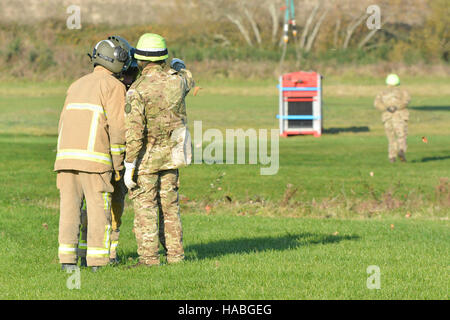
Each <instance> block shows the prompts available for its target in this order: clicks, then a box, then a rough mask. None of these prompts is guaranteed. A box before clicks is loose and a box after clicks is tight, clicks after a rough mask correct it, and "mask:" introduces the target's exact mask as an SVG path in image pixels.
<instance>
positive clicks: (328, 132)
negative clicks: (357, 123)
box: [322, 126, 370, 134]
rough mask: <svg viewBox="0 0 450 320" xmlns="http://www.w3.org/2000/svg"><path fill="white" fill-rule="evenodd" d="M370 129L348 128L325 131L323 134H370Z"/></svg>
mask: <svg viewBox="0 0 450 320" xmlns="http://www.w3.org/2000/svg"><path fill="white" fill-rule="evenodd" d="M369 131H370V129H369V127H366V126H365V127H347V128H328V129H323V131H322V133H323V134H339V133H341V132H354V133H358V132H369Z"/></svg>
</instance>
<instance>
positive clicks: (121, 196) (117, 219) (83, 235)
mask: <svg viewBox="0 0 450 320" xmlns="http://www.w3.org/2000/svg"><path fill="white" fill-rule="evenodd" d="M114 39H117V40H118V41H119V43H120V45H121V46H122V47H123V48H124V49H125V50H127V52H128V56H129V57H128V60H127V61H126V62H125V64H124V66H123V68H122V71H121V73H120V75H118V77H117V78H118V79H119V80H120V81H121V82H122V83H123V84H124V85H125V86H126V87H127V89H128V88H129V87H130V86H131V85H132V84H133V82H134V81H135V80H136V77H137V75H138V73H139V70H138V66H137V61H136V59H134V57H133V54H134V50H135V49H134V48H133V47H132V46H131V45H130V44H129V43H128V41H127V40H125V39H124V38H122V37H119V36H111V37H109V38H108V40H114ZM123 151H124V147H120V146H116V147H115V148H111V153H113V154H114V153H119V154H121V153H123ZM123 175H124V172H123V171H122V172H118V171H116V172H115V175H114V178H113V179H112V180H111V184H112V185H113V187H114V192H113V193H112V195H111V247H110V254H109V258H110V263H111V264H116V263H118V262H119V259H118V255H117V249H118V245H119V235H120V227H121V225H122V215H123V212H124V206H125V196H126V194H127V193H128V189H127V187H126V186H125V183H124V180H123ZM87 230H88V223H87V206H86V201H83V205H82V208H81V230H80V240H79V243H78V256H79V258H80V259H81V264H80V265H81V266H82V267H85V266H86V265H87V264H86V249H87V242H86V240H87Z"/></svg>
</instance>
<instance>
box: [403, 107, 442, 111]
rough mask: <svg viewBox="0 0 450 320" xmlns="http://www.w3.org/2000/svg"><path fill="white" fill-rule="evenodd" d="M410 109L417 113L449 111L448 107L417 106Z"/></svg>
mask: <svg viewBox="0 0 450 320" xmlns="http://www.w3.org/2000/svg"><path fill="white" fill-rule="evenodd" d="M410 109H412V110H419V111H450V106H417V107H410Z"/></svg>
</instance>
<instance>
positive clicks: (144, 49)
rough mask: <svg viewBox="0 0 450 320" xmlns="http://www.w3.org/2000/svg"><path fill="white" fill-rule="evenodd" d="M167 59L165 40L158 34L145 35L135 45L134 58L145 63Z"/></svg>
mask: <svg viewBox="0 0 450 320" xmlns="http://www.w3.org/2000/svg"><path fill="white" fill-rule="evenodd" d="M168 57H169V52H168V51H167V46H166V40H164V38H163V37H161V36H160V35H158V34H154V33H145V34H143V35H142V36H141V37H140V38H139V41H138V43H137V45H136V50H135V52H134V58H135V59H137V60H145V61H161V60H166V59H167V58H168Z"/></svg>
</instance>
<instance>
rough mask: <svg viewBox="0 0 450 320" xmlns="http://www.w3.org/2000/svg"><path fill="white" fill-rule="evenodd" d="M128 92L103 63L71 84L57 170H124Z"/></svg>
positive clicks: (60, 133) (60, 132) (62, 119)
mask: <svg viewBox="0 0 450 320" xmlns="http://www.w3.org/2000/svg"><path fill="white" fill-rule="evenodd" d="M125 94H126V89H125V86H124V85H123V84H122V83H121V82H120V81H119V80H117V79H116V78H115V77H114V76H113V75H112V73H111V72H110V71H108V70H107V69H105V68H103V67H101V66H96V67H95V69H94V71H93V72H92V73H90V74H88V75H85V76H84V77H82V78H80V79H78V80H77V81H75V82H74V83H73V84H72V85H71V86H70V87H69V89H68V90H67V96H66V101H65V103H64V108H63V110H62V112H61V116H60V120H59V128H58V147H57V154H56V161H55V168H54V169H55V171H58V170H77V171H84V172H106V171H110V170H112V169H114V170H122V169H123V158H124V153H125V120H124V106H125Z"/></svg>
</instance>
